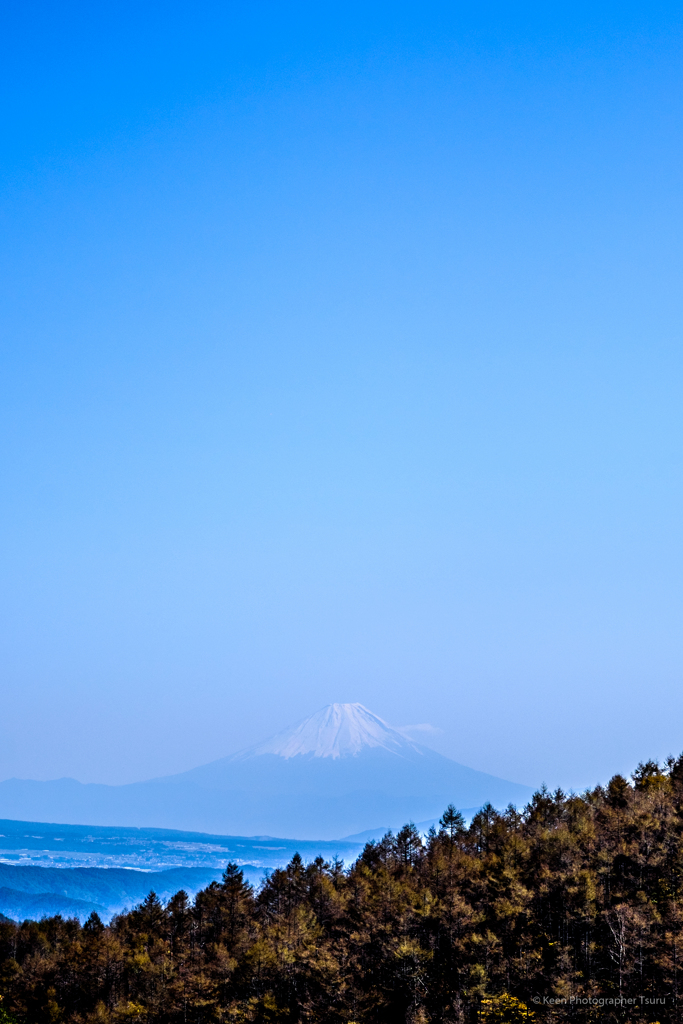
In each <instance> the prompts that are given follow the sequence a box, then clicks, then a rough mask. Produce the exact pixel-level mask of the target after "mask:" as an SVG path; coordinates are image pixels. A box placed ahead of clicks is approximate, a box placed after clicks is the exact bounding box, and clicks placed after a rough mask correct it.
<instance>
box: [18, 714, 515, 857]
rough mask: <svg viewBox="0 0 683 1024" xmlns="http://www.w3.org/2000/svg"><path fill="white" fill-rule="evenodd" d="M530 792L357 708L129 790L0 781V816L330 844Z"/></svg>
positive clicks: (60, 782)
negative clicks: (449, 807)
mask: <svg viewBox="0 0 683 1024" xmlns="http://www.w3.org/2000/svg"><path fill="white" fill-rule="evenodd" d="M531 793H532V791H531V789H529V788H528V787H527V786H522V785H518V784H517V783H514V782H506V781H505V780H503V779H499V778H496V777H495V776H493V775H487V774H485V773H484V772H479V771H475V770H474V769H472V768H466V767H465V766H464V765H461V764H458V763H457V762H456V761H452V760H451V759H450V758H447V757H444V756H443V755H442V754H437V753H436V752H435V751H434V750H431V749H429V748H428V747H424V746H421V745H420V744H418V743H414V742H412V741H411V740H409V739H407V738H406V737H405V736H403V735H402V734H401V733H400V732H398V731H397V730H396V729H392V728H391V726H389V725H387V723H386V722H384V721H383V720H382V719H381V718H379V717H378V716H377V715H375V714H373V713H372V712H371V711H369V710H368V709H367V708H365V707H364V706H363V705H362V704H330V705H328V706H327V707H325V708H322V709H321V710H320V711H318V712H316V713H315V714H314V715H312V716H311V717H310V718H306V719H304V720H303V721H301V722H298V723H297V724H296V725H293V726H292V727H291V728H289V729H285V730H284V731H283V732H280V733H278V734H277V735H275V736H272V737H271V738H270V739H268V740H265V741H264V742H262V743H258V744H256V745H255V746H252V747H248V748H247V749H245V750H242V751H239V752H238V753H236V754H232V755H230V756H228V757H223V758H221V759H220V760H218V761H212V762H211V763H210V764H206V765H202V766H201V767H199V768H193V769H191V770H190V771H186V772H182V773H181V774H179V775H171V776H166V777H164V778H159V779H152V780H150V781H148V782H137V783H132V784H129V785H126V786H103V785H96V784H87V785H84V784H82V783H79V782H76V781H75V780H74V779H58V780H55V781H53V782H32V781H28V780H23V779H9V780H7V781H6V782H2V783H0V818H15V819H16V818H20V819H22V820H28V821H41V820H42V821H60V822H62V823H65V824H88V825H117V826H133V827H148V828H149V827H157V828H167V829H171V828H172V829H183V830H188V831H190V830H191V831H195V832H211V833H214V834H232V835H243V836H250V835H252V836H253V835H258V834H269V835H279V836H285V837H291V838H297V839H308V838H310V839H328V838H330V839H336V838H339V837H340V836H344V835H349V834H355V833H360V832H362V831H364V830H369V829H373V828H376V827H378V826H392V827H393V826H397V825H401V824H403V823H404V822H405V821H408V820H410V819H412V820H414V821H421V820H426V819H431V818H436V817H438V816H439V815H440V814H441V813H442V812H443V810H444V808H445V807H446V806H447V805H448V804H449V803H454V804H455V805H456V807H460V808H474V807H480V806H481V805H482V804H484V803H486V802H487V801H490V802H491V803H492V804H494V805H495V806H498V807H501V806H505V805H507V804H508V803H513V804H516V805H518V806H520V805H522V804H524V803H526V801H527V800H528V799H529V797H530V796H531Z"/></svg>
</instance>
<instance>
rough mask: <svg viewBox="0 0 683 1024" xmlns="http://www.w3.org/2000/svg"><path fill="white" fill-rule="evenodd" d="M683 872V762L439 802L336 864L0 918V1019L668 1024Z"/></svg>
mask: <svg viewBox="0 0 683 1024" xmlns="http://www.w3.org/2000/svg"><path fill="white" fill-rule="evenodd" d="M682 872H683V755H682V756H681V757H680V758H678V759H674V758H669V759H668V760H667V762H666V763H665V764H664V765H659V764H657V763H656V762H654V761H648V762H646V763H643V764H640V765H639V766H638V768H637V769H636V771H635V772H634V773H633V776H632V777H631V778H630V779H626V778H624V777H623V776H621V775H615V776H614V778H612V779H611V780H610V782H609V784H608V785H607V786H604V787H603V786H598V787H596V788H595V789H592V790H589V791H588V792H586V793H584V794H582V795H580V796H577V795H573V794H569V795H567V794H565V793H563V792H562V791H560V790H558V791H556V792H555V793H550V792H548V791H547V790H546V789H545V788H543V789H541V790H540V791H539V792H537V793H536V794H535V795H534V796H533V798H532V800H531V801H530V803H529V804H528V806H527V807H525V808H524V809H523V810H521V811H520V810H517V809H515V808H514V807H509V808H508V809H507V810H506V811H504V812H499V811H496V810H495V809H494V808H493V807H491V806H490V805H489V806H486V807H484V808H482V809H481V811H479V813H478V814H476V815H475V816H474V818H473V819H472V821H471V823H470V824H469V826H467V825H466V823H465V821H464V820H463V817H462V815H461V814H460V813H459V812H458V811H457V810H456V809H455V808H454V807H453V806H450V807H448V808H447V809H446V811H445V812H444V814H443V816H442V818H441V821H440V824H439V827H438V828H432V829H431V830H430V832H429V833H428V835H427V836H426V837H423V836H421V835H420V834H419V832H418V831H417V829H416V828H415V826H414V825H412V824H408V825H405V826H404V827H403V828H402V829H400V831H399V832H398V833H397V834H396V835H394V834H392V833H391V832H389V833H388V834H387V835H386V836H384V838H383V839H382V840H381V841H378V842H370V843H368V844H367V845H366V847H365V849H364V850H363V853H362V854H361V856H360V857H359V858H358V860H357V861H356V862H355V863H354V864H353V865H352V866H350V867H348V868H345V867H344V865H343V864H342V863H341V862H339V861H336V862H326V861H324V860H323V859H322V858H318V859H317V860H315V861H313V862H312V863H309V864H305V863H304V862H303V861H302V859H301V857H300V856H299V855H298V854H296V855H295V856H294V857H293V858H292V860H291V861H290V863H289V864H288V865H287V866H286V867H285V868H282V869H278V870H276V871H273V872H272V873H271V874H269V876H268V877H267V878H266V879H265V880H264V882H263V884H262V885H261V886H260V887H259V888H258V889H256V890H255V889H254V888H252V887H251V886H250V885H249V884H247V883H246V882H245V880H244V877H243V875H242V872H241V871H240V869H239V867H238V866H237V865H235V864H228V866H227V868H226V870H225V872H224V874H223V878H222V881H220V882H213V883H212V884H211V885H209V886H208V888H206V889H204V890H203V891H201V892H200V893H198V895H197V896H196V898H195V899H194V900H193V901H191V900H190V899H189V898H188V896H187V894H186V893H185V892H179V893H177V894H176V895H175V896H173V898H172V899H170V900H169V901H168V902H167V903H166V904H165V905H163V904H162V903H161V901H160V900H159V899H158V898H157V896H156V895H155V894H154V893H150V894H149V896H148V897H147V899H146V900H145V901H144V902H143V903H142V904H141V905H139V906H138V907H136V908H135V909H134V910H132V911H130V912H129V913H126V914H122V915H120V916H118V917H116V918H114V920H113V921H112V922H111V923H110V924H109V925H107V926H105V925H103V924H102V922H101V921H100V920H99V918H98V917H97V915H96V914H93V915H92V916H91V917H90V918H89V920H87V921H86V922H85V924H83V925H80V924H79V923H78V921H76V920H63V919H62V918H60V917H53V918H49V919H45V920H43V921H40V922H28V921H27V922H24V923H23V924H20V925H19V924H15V923H12V922H7V921H5V922H1V923H0V994H1V996H2V1000H1V1002H0V1024H11V1022H17V1024H126V1022H130V1024H132V1022H138V1021H139V1022H140V1024H147V1022H149V1024H155V1022H159V1024H214V1022H216V1024H222V1022H225V1024H229V1022H245V1024H246V1022H276V1021H283V1022H284V1021H287V1022H292V1024H294V1022H299V1021H301V1022H304V1021H306V1022H316V1024H317V1022H320V1024H351V1022H356V1024H370V1022H373V1024H399V1022H404V1021H405V1022H409V1024H419V1022H422V1024H426V1022H441V1024H447V1022H453V1024H455V1022H465V1021H480V1022H492V1024H493V1022H505V1021H507V1022H515V1021H519V1022H521V1021H536V1022H537V1024H539V1022H541V1021H564V1020H581V1021H583V1020H586V1021H594V1020H595V1021H597V1020H600V1021H631V1020H633V1021H635V1020H638V1021H660V1022H664V1021H673V1020H677V1019H678V1009H677V1001H678V994H679V993H678V990H679V985H680V984H681V980H682V975H681V966H680V960H681V953H682V942H683V887H682V883H681V878H682Z"/></svg>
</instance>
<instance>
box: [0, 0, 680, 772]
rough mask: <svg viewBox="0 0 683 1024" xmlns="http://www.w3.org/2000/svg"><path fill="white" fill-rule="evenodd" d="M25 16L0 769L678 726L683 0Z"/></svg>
mask: <svg viewBox="0 0 683 1024" xmlns="http://www.w3.org/2000/svg"><path fill="white" fill-rule="evenodd" d="M2 10H3V13H2V22H3V31H2V39H1V42H0V46H1V50H2V52H1V60H0V68H1V71H0V75H1V90H2V109H3V112H4V114H3V130H2V134H1V136H0V145H1V147H2V177H3V191H2V195H3V199H2V213H1V223H0V260H1V261H2V262H1V274H0V290H1V292H2V311H3V312H2V373H1V381H0V416H1V421H0V438H1V453H2V454H1V459H2V463H1V467H0V486H1V487H2V500H1V502H0V531H1V536H2V554H1V563H0V573H1V579H2V594H1V606H0V617H1V621H2V629H1V638H0V639H1V643H0V658H1V669H2V678H3V697H2V712H1V716H0V778H5V777H9V776H12V775H18V776H22V777H33V778H54V777H58V776H63V775H71V776H74V777H76V778H79V779H81V780H83V781H109V782H124V781H131V780H134V779H140V778H147V777H150V776H154V775H161V774H165V773H169V772H172V771H178V770H182V769H184V768H189V767H192V766H194V765H196V764H199V763H202V762H205V761H208V760H211V759H213V758H215V757H219V756H221V755H223V754H225V753H228V752H230V751H232V750H235V749H237V748H238V747H241V746H244V745H245V744H247V743H250V742H253V741H255V740H257V739H259V738H261V737H263V736H264V735H267V734H269V733H270V732H274V731H276V730H277V729H279V728H280V727H282V726H285V725H287V724H289V723H290V722H291V721H293V720H295V719H297V718H299V717H301V716H303V715H306V714H308V713H310V712H313V711H315V710H316V709H317V708H319V707H320V706H321V705H323V704H326V703H329V702H332V701H361V702H362V703H364V704H366V705H368V706H369V707H370V708H371V709H372V710H374V711H376V712H377V713H378V714H380V715H382V716H383V717H385V718H386V719H388V720H389V721H390V722H391V723H392V724H396V725H410V724H412V725H415V724H420V723H428V724H429V725H431V727H432V730H431V731H423V732H421V733H419V735H420V736H421V737H422V738H423V739H427V740H428V741H429V742H431V743H433V745H435V746H436V747H437V748H438V749H440V750H442V751H443V752H444V753H447V754H449V755H450V756H452V757H455V758H456V759H457V760H460V761H462V762H464V763H466V764H469V765H472V766H473V767H476V768H480V769H484V770H487V771H491V772H494V773H496V774H499V775H502V776H505V777H508V778H511V779H514V780H517V781H520V782H526V783H529V784H537V783H540V782H541V781H543V780H545V781H547V782H548V783H549V784H552V785H555V784H558V783H561V784H563V785H565V786H573V787H581V786H584V785H587V784H590V783H593V782H596V781H598V780H604V779H605V778H607V777H608V776H609V775H611V774H612V773H613V772H614V771H616V770H630V769H631V768H632V767H633V766H634V765H635V763H636V762H637V761H638V760H639V759H641V758H644V757H648V756H655V757H663V756H664V755H666V754H667V753H669V752H675V753H678V752H680V751H681V750H682V749H683V686H682V685H681V683H682V682H683V677H682V671H683V647H682V644H681V640H682V635H681V634H682V630H681V621H682V617H681V613H682V611H683V602H682V598H683V546H682V543H681V540H682V533H681V522H682V515H683V508H682V504H683V503H682V497H683V487H682V476H681V469H682V467H681V451H682V438H683V435H682V430H681V428H682V426H683V422H682V421H683V400H682V399H683V396H682V394H681V391H682V388H681V384H682V381H683V348H682V345H681V341H682V338H681V334H682V331H681V327H682V316H681V313H682V308H681V306H682V303H681V269H682V264H683V259H682V256H683V253H682V248H683V223H682V221H683V217H682V209H681V205H682V204H681V197H682V191H681V184H682V178H683V151H682V150H683V146H682V145H681V139H682V136H681V114H682V110H683V107H682V101H683V64H682V62H681V56H682V45H681V44H682V42H683V12H682V11H681V8H680V5H678V4H673V3H660V4H656V3H655V4H653V3H650V4H648V5H644V4H642V3H638V4H635V3H619V4H616V3H602V4H595V3H590V4H588V3H572V4H568V3H567V4H563V5H559V4H553V5H551V4H540V3H539V4H531V3H505V4H503V3H478V4H474V3H439V2H421V3H419V4H418V3H400V2H395V0H394V2H392V3H377V2H372V0H370V2H365V3H362V4H360V3H355V2H345V3H343V4H342V3H338V2H336V0H332V2H329V3H326V4H320V3H315V4H314V3H286V2H283V3H265V2H262V0H250V2H249V3H230V2H225V3H210V2H202V0H198V2H197V0H195V2H194V3H192V4H189V3H179V2H165V3H163V4H161V3H153V2H137V3H126V2H109V3H106V2H100V3H98V4H85V3H72V2H68V0H60V2H59V3H57V2H53V3H38V2H31V0H23V2H22V3H5V4H4V5H3V9H2ZM415 735H418V734H417V733H416V734H415Z"/></svg>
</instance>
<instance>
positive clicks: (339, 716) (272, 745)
mask: <svg viewBox="0 0 683 1024" xmlns="http://www.w3.org/2000/svg"><path fill="white" fill-rule="evenodd" d="M368 747H381V748H383V749H384V750H388V751H390V752H391V753H393V754H405V753H407V752H410V753H412V754H415V752H416V751H417V750H418V748H417V747H416V746H415V744H413V743H411V742H410V740H407V739H406V738H405V737H404V736H402V735H401V734H400V733H399V732H397V731H396V730H395V729H392V728H391V726H390V725H387V723H386V722H385V721H383V719H381V718H379V716H378V715H374V714H373V713H372V711H368V709H367V708H366V707H364V706H363V705H362V704H328V705H327V707H324V708H321V709H320V711H316V713H315V714H314V715H311V716H310V718H305V719H304V720H303V721H301V722H299V723H297V725H294V726H292V727H291V728H289V729H285V730H283V732H279V733H277V735H275V736H272V737H271V738H270V739H268V740H266V741H265V742H263V743H259V744H257V745H256V746H254V747H250V748H249V750H245V751H244V752H243V754H242V757H256V756H258V755H260V754H277V755H279V756H280V757H284V758H287V759H289V758H291V757H297V756H298V755H299V754H305V755H308V756H309V757H331V758H339V757H352V756H354V755H355V754H359V753H360V752H361V751H362V750H364V749H366V748H368ZM238 756H239V755H238Z"/></svg>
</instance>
